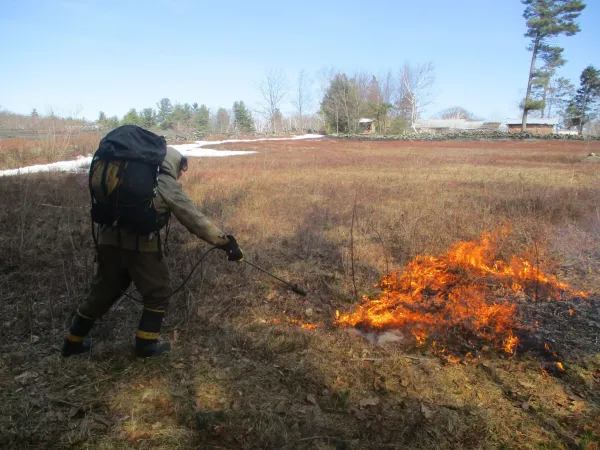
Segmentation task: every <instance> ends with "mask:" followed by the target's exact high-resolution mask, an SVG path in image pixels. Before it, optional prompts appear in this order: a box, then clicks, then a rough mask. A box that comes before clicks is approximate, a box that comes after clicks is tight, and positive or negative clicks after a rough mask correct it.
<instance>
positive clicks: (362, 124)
mask: <svg viewBox="0 0 600 450" xmlns="http://www.w3.org/2000/svg"><path fill="white" fill-rule="evenodd" d="M358 129H359V130H360V132H361V133H362V134H373V133H375V129H376V127H375V120H374V119H359V121H358Z"/></svg>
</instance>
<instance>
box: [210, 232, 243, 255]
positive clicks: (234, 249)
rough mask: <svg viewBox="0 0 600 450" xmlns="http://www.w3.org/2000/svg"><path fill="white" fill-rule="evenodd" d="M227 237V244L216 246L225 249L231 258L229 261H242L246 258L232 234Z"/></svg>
mask: <svg viewBox="0 0 600 450" xmlns="http://www.w3.org/2000/svg"><path fill="white" fill-rule="evenodd" d="M227 238H228V239H229V241H228V242H227V244H223V245H215V247H217V248H218V249H219V250H223V251H225V253H227V254H228V255H229V258H227V259H229V261H235V262H242V261H243V260H244V252H242V249H241V248H240V246H239V245H238V243H237V241H236V240H235V238H234V237H233V236H232V235H230V234H228V235H227Z"/></svg>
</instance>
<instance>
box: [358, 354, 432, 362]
mask: <svg viewBox="0 0 600 450" xmlns="http://www.w3.org/2000/svg"><path fill="white" fill-rule="evenodd" d="M397 358H406V359H414V360H416V361H432V360H434V359H436V358H427V357H425V356H410V355H397V356H392V357H389V358H360V359H352V358H349V359H350V360H351V361H369V362H374V361H391V360H393V359H397Z"/></svg>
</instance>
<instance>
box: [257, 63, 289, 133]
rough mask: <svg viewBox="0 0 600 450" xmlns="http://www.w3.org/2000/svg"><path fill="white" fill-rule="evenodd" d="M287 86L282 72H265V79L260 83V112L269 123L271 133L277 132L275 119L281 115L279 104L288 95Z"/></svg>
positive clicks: (287, 83) (286, 80)
mask: <svg viewBox="0 0 600 450" xmlns="http://www.w3.org/2000/svg"><path fill="white" fill-rule="evenodd" d="M289 86H290V85H289V82H288V79H287V77H286V76H285V73H283V71H282V70H267V73H266V75H265V79H264V80H263V81H262V82H261V83H260V86H259V90H260V95H261V97H262V103H261V105H260V108H261V109H260V112H261V114H262V115H263V116H264V117H265V118H266V119H267V120H269V122H270V123H271V130H272V131H273V133H276V132H277V129H276V123H277V120H276V119H277V117H278V115H280V114H281V113H280V106H281V102H282V101H283V99H284V97H285V96H286V94H287V93H288V91H289Z"/></svg>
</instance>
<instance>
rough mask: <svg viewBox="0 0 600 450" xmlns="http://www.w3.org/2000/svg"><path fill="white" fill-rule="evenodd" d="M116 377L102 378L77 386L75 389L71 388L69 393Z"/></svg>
mask: <svg viewBox="0 0 600 450" xmlns="http://www.w3.org/2000/svg"><path fill="white" fill-rule="evenodd" d="M113 378H114V377H107V378H102V379H101V380H96V381H92V382H91V383H87V384H82V385H81V386H76V387H74V388H73V389H69V391H68V392H69V394H73V393H74V392H75V391H78V390H79V389H82V388H84V387H88V386H93V385H94V384H98V383H102V382H103V381H108V380H112V379H113Z"/></svg>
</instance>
